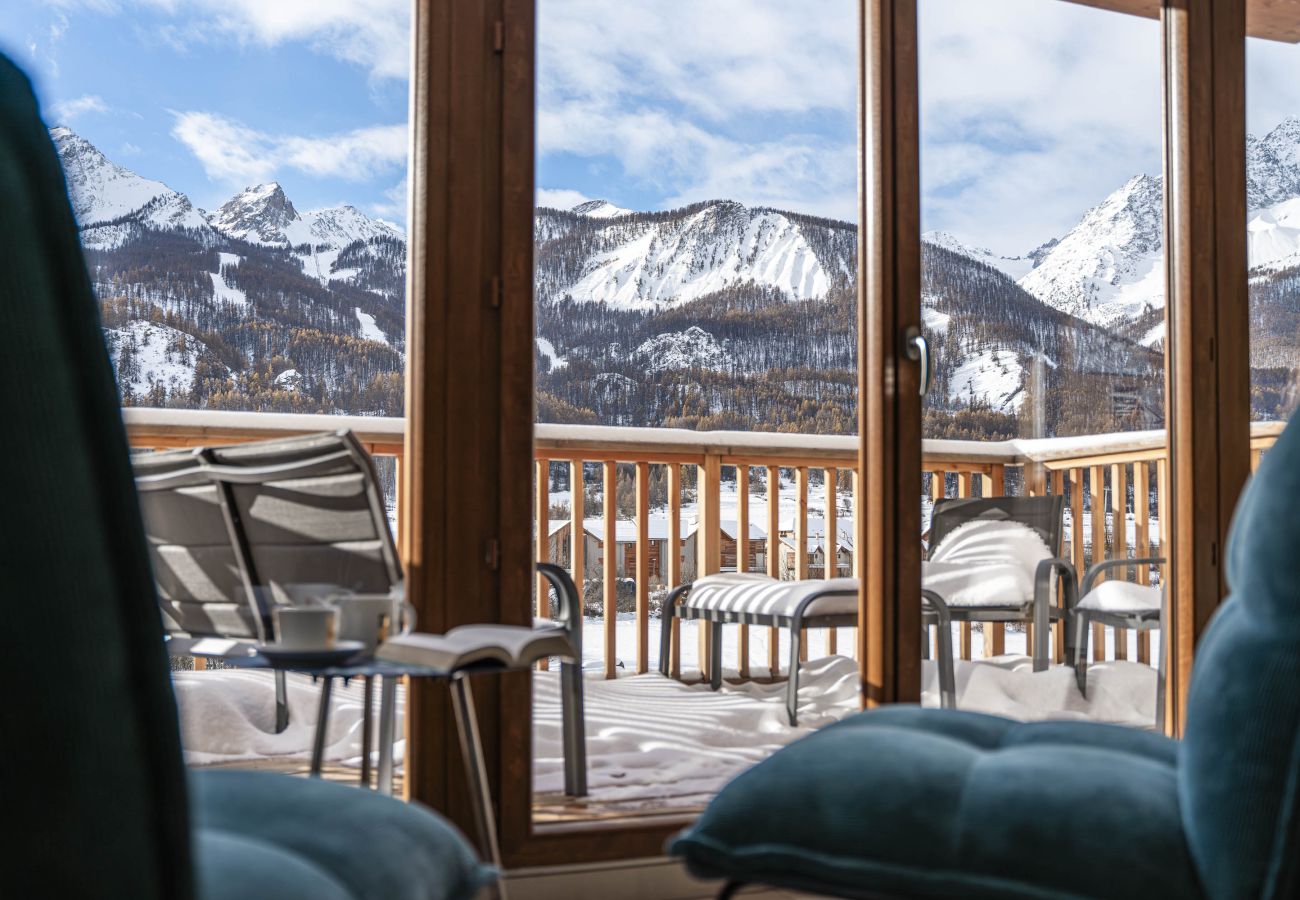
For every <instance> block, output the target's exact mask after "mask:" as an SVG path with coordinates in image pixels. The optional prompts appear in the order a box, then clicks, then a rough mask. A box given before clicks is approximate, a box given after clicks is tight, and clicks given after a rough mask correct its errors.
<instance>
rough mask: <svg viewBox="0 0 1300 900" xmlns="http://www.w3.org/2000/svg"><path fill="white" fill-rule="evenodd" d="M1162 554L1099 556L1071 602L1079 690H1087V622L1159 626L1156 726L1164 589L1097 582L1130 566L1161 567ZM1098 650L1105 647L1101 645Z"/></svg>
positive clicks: (1160, 707)
mask: <svg viewBox="0 0 1300 900" xmlns="http://www.w3.org/2000/svg"><path fill="white" fill-rule="evenodd" d="M1164 564H1165V560H1164V557H1160V556H1146V557H1138V558H1135V559H1103V560H1102V561H1101V562H1098V563H1094V564H1093V565H1091V566H1089V567H1088V571H1087V572H1086V573H1084V576H1083V584H1082V585H1081V586H1080V588H1079V601H1078V603H1076V604H1075V626H1074V634H1075V647H1074V671H1075V677H1076V678H1077V679H1078V682H1079V691H1080V692H1081V693H1083V694H1084V695H1087V693H1088V633H1089V632H1090V631H1091V629H1090V628H1089V627H1088V626H1089V625H1091V624H1094V623H1095V624H1097V625H1109V626H1111V627H1112V628H1131V629H1133V630H1134V631H1138V632H1142V631H1151V630H1152V629H1157V628H1158V629H1160V651H1159V653H1160V658H1159V660H1158V661H1157V664H1156V718H1155V721H1156V725H1157V727H1160V726H1161V724H1162V723H1163V722H1164V720H1165V660H1166V658H1167V657H1168V653H1167V649H1168V648H1167V647H1166V645H1165V636H1166V634H1167V633H1168V632H1167V630H1166V629H1165V627H1164V617H1165V591H1164V588H1163V587H1159V586H1155V585H1150V584H1138V583H1137V582H1133V581H1127V580H1120V579H1115V578H1108V579H1107V580H1106V581H1103V582H1101V583H1100V584H1098V583H1097V580H1098V579H1099V578H1100V577H1101V576H1102V575H1103V574H1104V573H1106V572H1109V571H1111V570H1113V569H1125V570H1127V569H1128V568H1129V567H1130V566H1133V567H1137V566H1163V565H1164ZM1102 649H1105V648H1104V647H1103V648H1102Z"/></svg>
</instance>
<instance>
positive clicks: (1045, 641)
mask: <svg viewBox="0 0 1300 900" xmlns="http://www.w3.org/2000/svg"><path fill="white" fill-rule="evenodd" d="M1064 514H1065V499H1064V498H1063V497H1060V496H1052V497H984V498H969V499H956V500H939V501H937V502H936V503H935V505H934V512H933V514H932V516H931V520H930V521H931V525H930V552H929V559H928V560H927V562H930V561H933V559H934V554H935V550H936V549H937V548H939V547H940V545H941V544H942V543H943V540H944V538H945V537H947V536H948V535H950V534H952V533H953V532H954V531H956V530H957V529H958V528H960V527H961V526H963V525H966V524H968V523H970V522H975V521H982V522H998V521H1002V522H1016V523H1019V524H1021V525H1024V526H1026V527H1028V528H1030V529H1032V530H1033V531H1034V532H1035V533H1036V534H1037V535H1038V536H1039V537H1040V538H1042V539H1043V543H1044V544H1045V545H1046V546H1047V548H1048V550H1049V552H1050V553H1051V554H1052V556H1049V557H1047V558H1045V559H1043V560H1041V561H1040V562H1038V564H1037V566H1036V568H1035V570H1034V576H1033V591H1032V595H1031V596H1009V597H1007V598H1006V602H1005V603H1001V602H996V603H980V604H979V605H974V604H966V603H963V602H961V601H960V600H959V599H958V598H956V597H955V596H953V595H952V593H951V592H949V591H945V590H944V589H941V588H940V587H938V586H937V584H936V579H935V578H934V577H932V576H931V577H927V575H926V572H925V567H923V568H922V575H921V585H922V588H923V591H924V592H926V593H928V594H930V595H931V602H933V599H932V598H933V596H935V595H937V596H939V597H941V598H942V600H943V602H944V605H945V606H946V608H947V612H948V615H949V618H950V619H951V621H952V622H1024V623H1026V624H1032V625H1033V626H1034V645H1033V647H1032V648H1026V649H1028V650H1029V651H1030V655H1031V656H1032V657H1033V660H1034V671H1035V672H1039V671H1043V670H1044V669H1046V668H1047V666H1048V658H1049V656H1050V639H1051V635H1050V625H1051V623H1052V622H1054V621H1059V622H1061V623H1062V627H1064V628H1066V641H1065V642H1066V655H1067V657H1068V656H1069V655H1070V654H1069V650H1070V649H1071V648H1072V646H1073V642H1072V634H1071V632H1072V630H1073V624H1072V623H1071V622H1070V620H1069V616H1068V611H1069V610H1070V609H1073V608H1074V598H1075V596H1076V590H1077V584H1078V575H1077V573H1076V572H1075V568H1074V566H1073V565H1071V563H1070V562H1069V561H1068V560H1066V559H1063V558H1061V546H1062V539H1063V535H1064V531H1065V528H1064ZM978 576H979V573H978V572H977V571H976V570H974V569H972V571H971V573H970V575H969V577H970V578H976V577H978ZM1058 584H1059V585H1060V587H1061V599H1062V600H1063V601H1064V602H1063V603H1053V602H1052V600H1053V597H1052V594H1053V590H1054V587H1055V586H1056V585H1058ZM939 642H940V645H941V646H942V644H944V643H947V644H948V645H949V649H948V651H947V652H948V653H949V654H951V643H952V630H951V628H949V629H948V630H946V631H945V630H943V629H940V630H939Z"/></svg>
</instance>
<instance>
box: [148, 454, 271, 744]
mask: <svg viewBox="0 0 1300 900" xmlns="http://www.w3.org/2000/svg"><path fill="white" fill-rule="evenodd" d="M208 456H209V453H208V451H206V450H204V449H203V448H195V449H187V450H165V451H161V452H157V453H134V454H132V457H131V461H132V465H133V468H134V471H135V481H136V491H137V492H138V494H139V497H140V512H141V513H142V515H143V518H144V526H145V536H146V538H147V540H148V544H149V559H150V562H151V563H152V564H153V572H154V578H155V580H156V582H157V587H158V599H159V604H160V607H161V610H162V618H163V627H164V629H165V630H166V631H167V633H168V636H169V640H168V642H167V646H168V651H169V652H170V653H171V655H172V656H188V655H190V651H191V649H192V648H193V647H194V646H195V644H196V643H197V642H198V641H201V640H203V639H205V638H224V639H231V640H235V641H238V642H240V643H244V644H247V643H251V642H255V641H270V640H274V636H275V632H274V625H273V623H272V620H271V605H270V602H269V598H268V597H267V595H266V593H265V592H264V591H262V590H261V588H260V586H259V582H258V581H257V579H256V577H255V576H254V573H253V569H252V565H251V563H250V561H249V554H248V547H247V542H246V541H244V540H243V539H242V538H241V537H240V527H239V518H238V515H237V513H236V510H235V504H234V500H233V497H232V495H231V493H230V491H229V490H228V489H227V488H226V487H225V486H223V485H222V484H220V483H219V482H215V481H213V479H212V478H211V476H210V475H209V472H208V469H209V462H208ZM275 691H276V701H275V730H276V731H277V732H279V731H283V730H284V729H285V727H286V726H287V725H288V724H289V706H288V700H287V694H286V685H285V677H284V673H283V672H277V673H276V677H275Z"/></svg>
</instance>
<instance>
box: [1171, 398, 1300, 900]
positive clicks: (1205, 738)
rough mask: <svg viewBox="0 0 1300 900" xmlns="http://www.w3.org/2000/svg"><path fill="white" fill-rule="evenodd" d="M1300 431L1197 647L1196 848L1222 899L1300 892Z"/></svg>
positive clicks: (1268, 474)
mask: <svg viewBox="0 0 1300 900" xmlns="http://www.w3.org/2000/svg"><path fill="white" fill-rule="evenodd" d="M1297 497H1300V428H1297V426H1296V423H1295V422H1294V421H1292V422H1291V424H1289V425H1288V426H1287V427H1286V430H1285V431H1284V432H1283V433H1282V435H1281V436H1280V437H1279V438H1278V440H1277V443H1276V444H1275V445H1274V446H1273V447H1272V448H1271V449H1270V450H1269V451H1268V452H1267V453H1265V454H1264V458H1263V460H1262V461H1261V462H1260V466H1259V469H1258V471H1257V472H1256V475H1255V477H1254V478H1253V479H1252V481H1251V482H1250V484H1249V486H1248V487H1247V489H1246V493H1245V494H1244V495H1243V497H1242V500H1241V502H1240V503H1239V504H1238V506H1237V511H1236V514H1235V517H1234V520H1233V524H1232V530H1231V533H1230V537H1229V539H1228V548H1227V553H1226V554H1225V556H1226V559H1227V567H1228V572H1227V576H1228V585H1229V588H1230V590H1231V596H1230V597H1229V599H1228V600H1226V601H1225V602H1224V603H1223V605H1222V606H1221V608H1220V609H1219V612H1218V614H1217V615H1216V617H1215V619H1214V620H1213V621H1212V622H1211V623H1210V627H1209V629H1208V630H1207V631H1206V633H1205V634H1204V636H1203V637H1202V638H1201V642H1200V643H1199V644H1198V645H1197V647H1196V656H1195V658H1194V660H1193V667H1192V685H1191V689H1190V691H1189V692H1188V696H1187V718H1186V722H1187V724H1186V729H1185V731H1184V739H1183V746H1182V753H1181V757H1180V760H1179V772H1178V777H1179V787H1180V792H1181V800H1182V809H1183V822H1184V827H1185V829H1186V832H1187V838H1188V843H1189V844H1190V846H1191V850H1192V854H1193V856H1194V857H1195V859H1196V863H1197V866H1198V868H1199V869H1200V873H1201V881H1202V883H1203V884H1204V885H1205V888H1206V891H1207V892H1208V893H1211V894H1213V895H1214V896H1216V897H1231V898H1236V897H1295V896H1297V895H1300V691H1297V690H1296V685H1298V684H1300V590H1297V587H1296V585H1297V581H1298V577H1297V576H1298V574H1300V570H1298V569H1297V564H1298V563H1300V503H1297V502H1296V498H1297Z"/></svg>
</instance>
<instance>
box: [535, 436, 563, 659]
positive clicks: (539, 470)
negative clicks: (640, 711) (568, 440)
mask: <svg viewBox="0 0 1300 900" xmlns="http://www.w3.org/2000/svg"><path fill="white" fill-rule="evenodd" d="M535 471H536V474H535V475H534V477H535V478H536V480H537V483H536V489H537V497H536V499H535V500H534V505H535V506H536V509H535V510H534V513H535V515H536V516H537V523H536V524H537V542H536V547H535V550H534V553H533V559H536V560H541V561H543V562H557V561H558V560H553V559H551V535H550V530H551V522H550V517H551V509H550V507H551V461H550V460H549V459H539V460H537V465H536V469H535ZM537 617H538V618H539V619H549V618H550V617H551V583H550V582H549V581H547V580H546V578H545V577H544V576H542V575H538V576H537ZM550 665H551V663H550V660H548V659H547V658H546V657H542V658H541V659H539V660H538V661H537V668H539V669H548V668H550Z"/></svg>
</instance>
